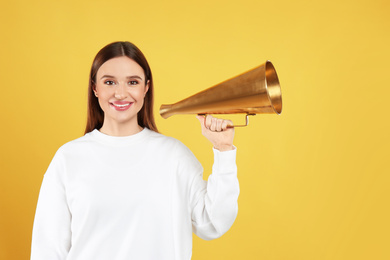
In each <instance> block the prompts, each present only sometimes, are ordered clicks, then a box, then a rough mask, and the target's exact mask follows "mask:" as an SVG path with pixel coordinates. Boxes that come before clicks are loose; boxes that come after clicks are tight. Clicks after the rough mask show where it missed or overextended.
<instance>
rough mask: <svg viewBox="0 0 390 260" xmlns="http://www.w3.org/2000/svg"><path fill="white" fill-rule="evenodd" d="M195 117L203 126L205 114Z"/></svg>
mask: <svg viewBox="0 0 390 260" xmlns="http://www.w3.org/2000/svg"><path fill="white" fill-rule="evenodd" d="M196 118H197V119H198V120H199V122H200V125H201V126H202V127H205V121H206V118H205V116H204V115H197V116H196Z"/></svg>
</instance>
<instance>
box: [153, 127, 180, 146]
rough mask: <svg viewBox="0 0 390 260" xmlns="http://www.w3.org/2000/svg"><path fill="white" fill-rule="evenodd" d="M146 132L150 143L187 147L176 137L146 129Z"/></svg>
mask: <svg viewBox="0 0 390 260" xmlns="http://www.w3.org/2000/svg"><path fill="white" fill-rule="evenodd" d="M146 131H147V132H148V138H149V141H150V142H151V143H153V144H154V145H157V146H161V147H166V148H172V147H175V148H178V149H186V148H187V147H186V146H185V145H184V144H183V143H182V142H181V141H179V140H178V139H176V138H174V137H171V136H167V135H164V134H161V133H157V132H154V131H152V130H149V129H146Z"/></svg>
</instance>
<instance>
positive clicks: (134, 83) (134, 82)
mask: <svg viewBox="0 0 390 260" xmlns="http://www.w3.org/2000/svg"><path fill="white" fill-rule="evenodd" d="M128 84H129V85H132V86H135V85H138V81H137V80H130V81H129V83H128Z"/></svg>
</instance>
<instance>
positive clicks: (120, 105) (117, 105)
mask: <svg viewBox="0 0 390 260" xmlns="http://www.w3.org/2000/svg"><path fill="white" fill-rule="evenodd" d="M130 104H131V103H127V104H114V103H112V105H113V106H115V107H127V106H130Z"/></svg>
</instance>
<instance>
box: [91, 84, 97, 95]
mask: <svg viewBox="0 0 390 260" xmlns="http://www.w3.org/2000/svg"><path fill="white" fill-rule="evenodd" d="M92 91H93V93H94V94H95V96H96V97H97V96H98V94H97V90H96V85H95V84H93V85H92Z"/></svg>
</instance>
